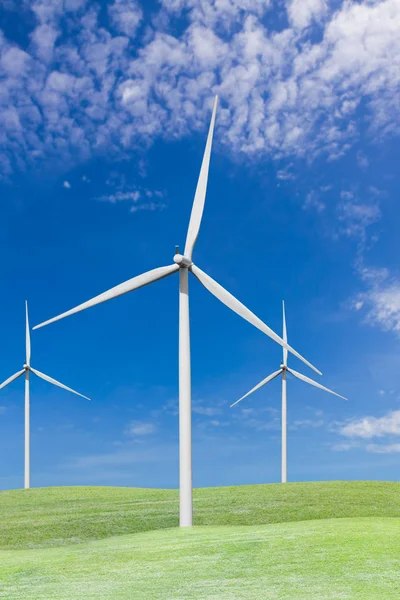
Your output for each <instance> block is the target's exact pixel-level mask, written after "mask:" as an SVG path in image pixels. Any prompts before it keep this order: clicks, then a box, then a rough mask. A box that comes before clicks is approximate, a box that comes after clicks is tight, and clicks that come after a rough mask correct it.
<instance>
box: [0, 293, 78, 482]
mask: <svg viewBox="0 0 400 600" xmlns="http://www.w3.org/2000/svg"><path fill="white" fill-rule="evenodd" d="M25 314H26V333H25V343H26V362H25V364H24V368H23V369H21V371H18V373H15V375H12V376H11V377H9V378H8V379H6V380H5V381H3V383H2V384H1V385H0V390H1V388H4V387H6V385H8V384H9V383H11V382H12V381H15V379H18V377H21V376H22V375H23V374H24V373H25V477H24V486H25V489H27V488H29V487H30V462H31V456H30V395H29V373H34V374H35V375H37V377H40V379H44V381H48V383H52V384H53V385H56V386H58V387H60V388H62V389H63V390H67V391H68V392H72V393H73V394H76V395H77V396H81V397H82V398H85V399H86V400H90V398H87V397H86V396H84V395H83V394H80V393H79V392H75V390H73V389H71V388H69V387H67V386H66V385H64V384H63V383H60V382H59V381H56V380H55V379H53V378H52V377H49V376H48V375H45V374H44V373H41V372H40V371H37V370H36V369H34V368H33V367H31V336H30V331H29V318H28V302H25Z"/></svg>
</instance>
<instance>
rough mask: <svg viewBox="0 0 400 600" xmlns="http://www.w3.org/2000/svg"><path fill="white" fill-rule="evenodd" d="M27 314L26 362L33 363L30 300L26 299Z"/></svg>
mask: <svg viewBox="0 0 400 600" xmlns="http://www.w3.org/2000/svg"><path fill="white" fill-rule="evenodd" d="M25 314H26V325H25V341H26V364H27V365H28V366H29V365H30V364H31V332H30V330H29V317H28V301H27V300H25Z"/></svg>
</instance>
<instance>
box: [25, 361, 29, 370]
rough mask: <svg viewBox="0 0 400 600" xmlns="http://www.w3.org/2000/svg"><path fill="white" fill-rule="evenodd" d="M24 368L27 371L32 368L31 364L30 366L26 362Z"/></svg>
mask: <svg viewBox="0 0 400 600" xmlns="http://www.w3.org/2000/svg"><path fill="white" fill-rule="evenodd" d="M24 369H25V371H29V369H30V366H29V365H27V364H26V363H25V364H24Z"/></svg>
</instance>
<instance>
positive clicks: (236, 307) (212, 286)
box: [190, 264, 321, 375]
mask: <svg viewBox="0 0 400 600" xmlns="http://www.w3.org/2000/svg"><path fill="white" fill-rule="evenodd" d="M190 270H191V271H192V273H193V275H195V276H196V277H197V279H198V280H199V281H200V283H202V284H203V285H204V287H205V288H206V289H207V290H208V291H209V292H210V293H211V294H213V295H214V296H215V297H216V298H218V300H220V301H221V302H222V303H223V304H226V306H228V307H229V308H230V309H231V310H233V312H235V313H237V314H238V315H239V316H241V317H242V318H243V319H246V321H248V322H249V323H251V324H252V325H254V327H257V328H258V329H260V331H262V332H263V333H265V334H266V335H268V336H269V337H270V338H272V339H273V340H274V341H275V342H277V343H278V344H280V345H281V346H283V347H284V348H286V349H287V350H289V352H291V353H292V354H294V355H295V356H297V358H299V359H300V360H302V361H303V362H304V363H305V364H306V365H308V366H309V367H311V369H313V370H314V371H316V372H317V373H318V374H319V375H321V372H320V371H318V369H316V368H315V367H314V366H313V365H312V364H311V363H309V362H308V360H306V359H305V358H303V357H302V356H301V354H299V353H298V352H296V350H294V349H293V348H292V347H291V346H289V345H288V344H287V343H286V342H284V341H283V340H282V339H281V338H280V337H279V335H277V334H276V333H275V332H274V331H272V329H271V328H270V327H268V325H266V324H265V323H263V322H262V321H261V319H259V318H258V317H256V315H255V314H254V313H252V312H251V310H249V309H248V308H246V307H245V305H244V304H242V303H241V302H239V300H237V299H236V298H235V297H234V296H232V294H230V293H229V292H228V291H227V290H225V289H224V288H223V287H222V286H221V285H220V284H219V283H217V282H216V281H214V279H212V278H211V277H210V276H209V275H207V274H206V273H204V271H202V270H201V269H199V267H196V265H193V264H192V266H191V267H190Z"/></svg>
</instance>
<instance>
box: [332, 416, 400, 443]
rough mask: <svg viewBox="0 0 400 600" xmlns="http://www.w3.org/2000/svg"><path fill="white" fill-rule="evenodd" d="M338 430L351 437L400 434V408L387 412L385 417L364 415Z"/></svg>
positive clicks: (363, 437) (364, 437)
mask: <svg viewBox="0 0 400 600" xmlns="http://www.w3.org/2000/svg"><path fill="white" fill-rule="evenodd" d="M338 432H339V433H340V434H341V435H343V436H345V437H350V438H362V439H370V438H373V437H385V436H389V435H400V410H395V411H391V412H389V413H387V414H386V415H384V416H383V417H364V418H362V419H356V420H354V421H350V422H348V423H346V424H345V425H343V426H341V427H340V428H339V430H338Z"/></svg>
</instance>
